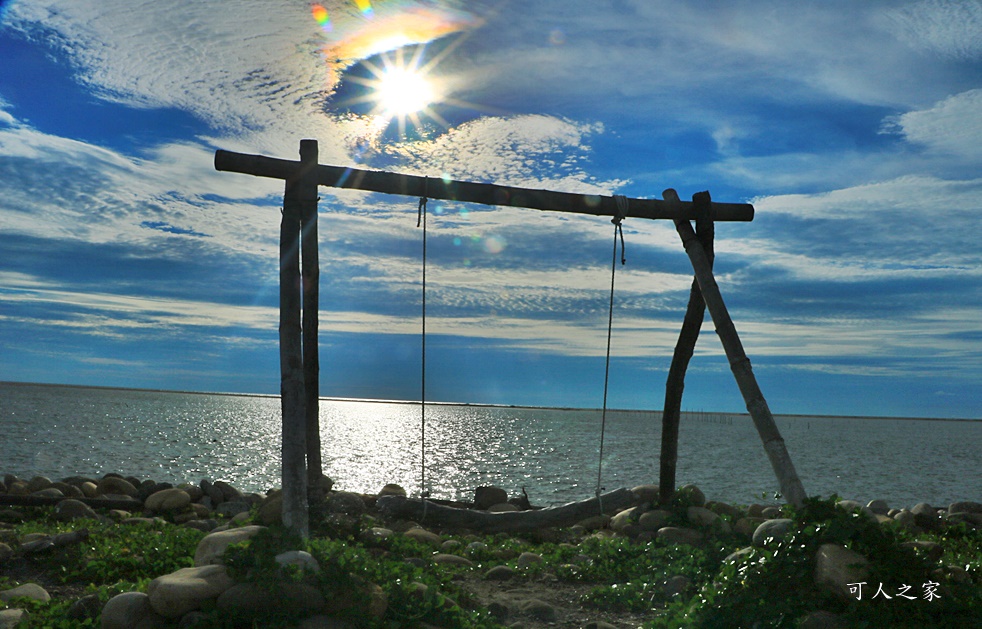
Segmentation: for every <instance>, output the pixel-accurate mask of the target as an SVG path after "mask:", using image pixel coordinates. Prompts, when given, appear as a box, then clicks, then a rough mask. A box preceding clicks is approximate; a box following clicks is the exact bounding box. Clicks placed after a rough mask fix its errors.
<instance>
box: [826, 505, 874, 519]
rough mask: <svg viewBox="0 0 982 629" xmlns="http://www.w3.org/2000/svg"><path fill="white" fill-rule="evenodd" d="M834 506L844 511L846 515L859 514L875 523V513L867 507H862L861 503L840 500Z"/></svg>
mask: <svg viewBox="0 0 982 629" xmlns="http://www.w3.org/2000/svg"><path fill="white" fill-rule="evenodd" d="M835 506H837V507H838V508H840V509H842V510H844V511H846V512H847V513H861V514H862V515H864V516H865V517H866V518H868V519H870V520H872V521H873V522H876V521H877V519H876V513H874V512H873V510H872V509H870V508H869V507H867V506H864V505H863V503H861V502H859V501H858V500H840V501H839V502H837V503H836V504H835Z"/></svg>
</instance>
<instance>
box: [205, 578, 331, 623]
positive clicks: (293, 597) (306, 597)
mask: <svg viewBox="0 0 982 629" xmlns="http://www.w3.org/2000/svg"><path fill="white" fill-rule="evenodd" d="M215 605H216V607H217V608H218V609H219V610H220V611H222V612H224V613H226V614H228V615H229V616H231V617H232V618H235V619H236V620H239V621H243V620H244V621H250V620H254V619H256V618H257V617H259V616H261V615H262V614H266V613H271V612H272V613H276V612H279V611H291V612H296V611H300V612H303V613H306V614H315V613H317V612H320V611H323V610H324V608H325V607H326V606H327V602H326V601H325V600H324V595H323V594H321V593H320V591H319V590H318V589H317V588H315V587H314V586H312V585H307V584H305V583H289V582H285V583H281V584H279V586H273V587H268V586H262V585H258V584H255V583H238V584H236V585H233V586H232V587H230V588H228V589H227V590H225V591H224V592H222V593H221V595H219V596H218V600H217V601H216V603H215Z"/></svg>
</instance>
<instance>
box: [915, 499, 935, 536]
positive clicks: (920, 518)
mask: <svg viewBox="0 0 982 629" xmlns="http://www.w3.org/2000/svg"><path fill="white" fill-rule="evenodd" d="M910 512H911V513H913V514H914V524H916V525H917V526H919V527H921V528H924V529H928V530H931V529H934V528H937V526H938V525H939V524H940V523H941V517H940V516H939V515H938V510H937V509H935V508H934V507H932V506H931V505H929V504H928V503H926V502H920V503H918V504H916V505H914V508H913V509H911V510H910Z"/></svg>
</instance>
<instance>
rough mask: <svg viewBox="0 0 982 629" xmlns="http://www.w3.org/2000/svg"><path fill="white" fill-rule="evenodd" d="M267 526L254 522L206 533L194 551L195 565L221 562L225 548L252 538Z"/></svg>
mask: <svg viewBox="0 0 982 629" xmlns="http://www.w3.org/2000/svg"><path fill="white" fill-rule="evenodd" d="M265 528H266V527H265V526H258V525H255V524H253V525H251V526H242V527H239V528H237V529H228V530H227V531H217V532H215V533H209V534H208V535H205V536H204V537H203V538H202V539H201V541H200V542H198V547H197V548H196V549H195V551H194V565H195V566H207V565H209V564H214V563H219V561H220V560H221V557H222V555H223V554H224V553H225V549H227V548H228V547H229V546H231V545H232V544H238V543H239V542H244V541H246V540H247V539H251V538H252V537H253V536H254V535H256V534H257V533H259V531H262V530H263V529H265Z"/></svg>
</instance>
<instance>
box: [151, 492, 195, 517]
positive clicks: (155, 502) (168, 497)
mask: <svg viewBox="0 0 982 629" xmlns="http://www.w3.org/2000/svg"><path fill="white" fill-rule="evenodd" d="M189 504H191V496H189V495H188V492H186V491H184V490H183V489H178V488H177V487H171V488H170V489H162V490H161V491H158V492H156V493H154V494H151V495H150V497H149V498H147V500H146V502H145V503H144V506H145V507H146V508H147V509H149V510H150V511H154V512H156V513H175V512H177V511H181V510H182V509H184V508H185V507H186V506H188V505H189Z"/></svg>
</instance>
